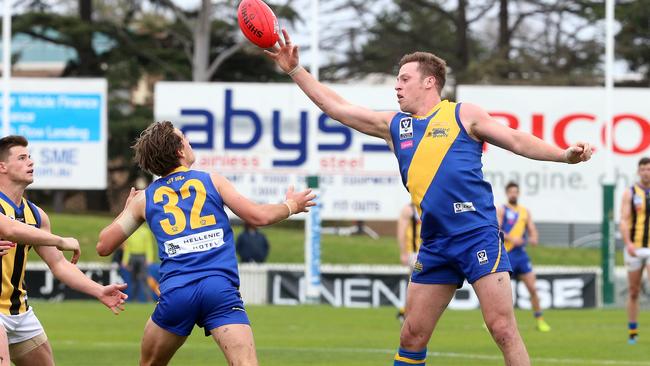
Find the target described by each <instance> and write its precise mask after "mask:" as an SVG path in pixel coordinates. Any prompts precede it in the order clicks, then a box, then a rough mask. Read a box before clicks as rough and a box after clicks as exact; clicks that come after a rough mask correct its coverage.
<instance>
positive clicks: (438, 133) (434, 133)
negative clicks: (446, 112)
mask: <svg viewBox="0 0 650 366" xmlns="http://www.w3.org/2000/svg"><path fill="white" fill-rule="evenodd" d="M448 136H449V129H448V128H434V129H433V130H431V132H429V137H433V138H434V139H435V138H439V137H448Z"/></svg>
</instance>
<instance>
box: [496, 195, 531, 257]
mask: <svg viewBox="0 0 650 366" xmlns="http://www.w3.org/2000/svg"><path fill="white" fill-rule="evenodd" d="M506 207H507V208H508V209H509V210H511V211H514V212H516V213H517V221H516V222H515V223H514V225H512V227H510V230H508V231H507V232H506V234H508V236H510V237H512V238H523V237H524V235H525V234H526V229H527V224H528V210H526V208H525V207H523V206H521V205H517V206H516V207H513V206H511V205H507V206H506ZM505 211H507V210H505ZM504 216H505V217H502V219H503V220H506V219H507V216H508V215H507V213H504ZM501 226H502V227H503V226H504V225H503V223H502V224H501ZM505 244H506V251H507V252H509V251H511V250H512V249H513V248H514V246H515V245H514V243H513V242H511V241H510V240H506V241H505Z"/></svg>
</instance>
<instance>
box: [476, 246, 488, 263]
mask: <svg viewBox="0 0 650 366" xmlns="http://www.w3.org/2000/svg"><path fill="white" fill-rule="evenodd" d="M476 259H478V264H479V265H484V264H487V263H488V262H489V260H488V256H487V252H486V251H485V249H483V250H481V251H478V252H476Z"/></svg>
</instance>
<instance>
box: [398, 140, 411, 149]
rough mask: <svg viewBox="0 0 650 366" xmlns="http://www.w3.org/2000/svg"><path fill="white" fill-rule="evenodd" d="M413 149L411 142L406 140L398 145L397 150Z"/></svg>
mask: <svg viewBox="0 0 650 366" xmlns="http://www.w3.org/2000/svg"><path fill="white" fill-rule="evenodd" d="M412 147H413V140H406V141H402V142H400V143H399V148H400V149H401V150H404V149H410V148H412Z"/></svg>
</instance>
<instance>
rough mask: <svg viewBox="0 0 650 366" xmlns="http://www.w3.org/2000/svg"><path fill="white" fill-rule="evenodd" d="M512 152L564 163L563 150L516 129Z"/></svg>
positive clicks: (535, 158) (530, 157) (564, 155)
mask: <svg viewBox="0 0 650 366" xmlns="http://www.w3.org/2000/svg"><path fill="white" fill-rule="evenodd" d="M514 139H515V143H514V146H513V148H512V149H511V150H512V152H514V153H515V154H518V155H521V156H525V157H527V158H529V159H534V160H542V161H555V162H561V163H566V162H567V160H566V154H565V150H562V149H560V148H559V147H557V146H554V145H551V144H548V143H546V142H544V140H542V139H540V138H538V137H536V136H533V135H531V134H528V133H524V132H520V131H517V132H516V133H515V136H514Z"/></svg>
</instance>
